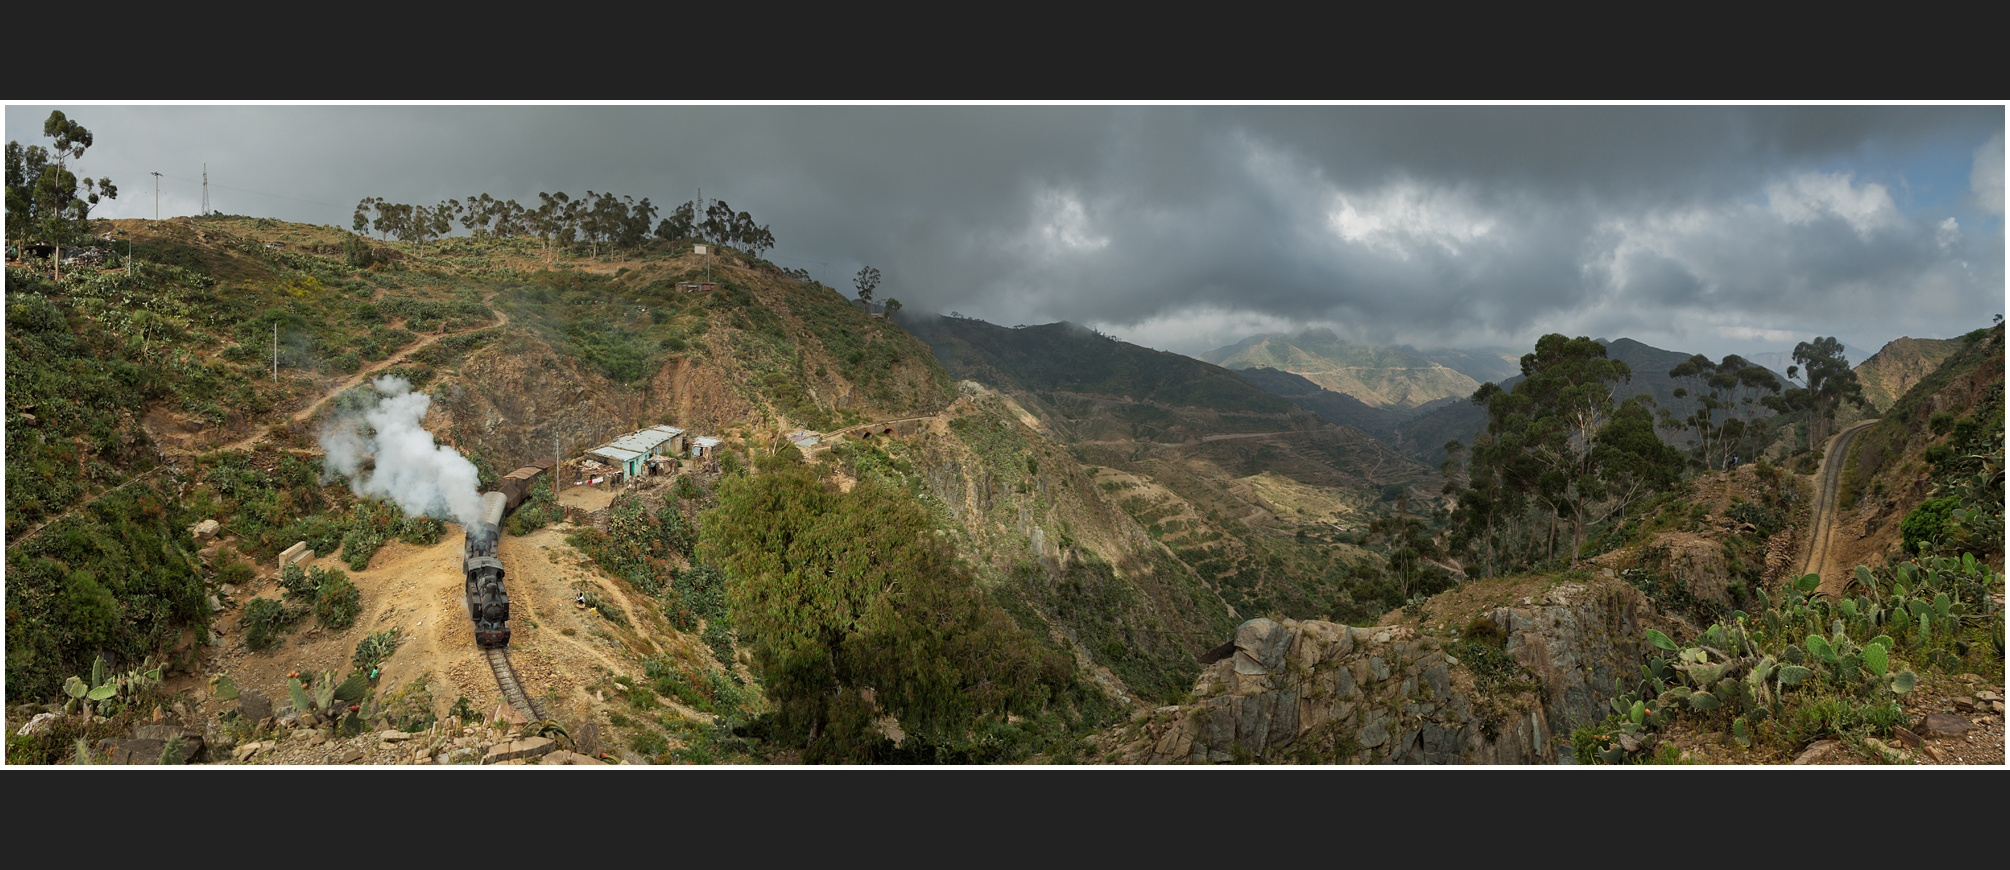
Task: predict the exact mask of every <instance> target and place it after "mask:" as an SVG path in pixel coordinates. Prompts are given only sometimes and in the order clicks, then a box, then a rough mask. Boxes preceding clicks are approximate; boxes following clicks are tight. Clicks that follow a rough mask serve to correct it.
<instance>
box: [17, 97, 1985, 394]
mask: <svg viewBox="0 0 2010 870" xmlns="http://www.w3.org/2000/svg"><path fill="white" fill-rule="evenodd" d="M50 108H61V109H63V110H64V111H65V112H66V113H67V114H68V115H69V116H70V117H71V118H72V119H74V120H76V121H78V122H79V123H82V124H83V125H85V126H86V127H88V128H90V129H91V130H92V131H93V133H94V134H95V139H96V144H95V145H94V146H93V148H92V149H91V150H90V151H89V152H87V153H86V155H85V156H84V157H83V158H82V159H81V160H80V161H77V164H76V168H77V170H78V171H79V173H80V174H84V175H89V176H91V177H100V176H109V177H111V178H112V179H113V180H114V181H115V182H117V183H118V184H119V186H120V197H119V199H118V200H116V201H115V202H112V203H108V204H106V205H104V206H101V207H100V208H99V209H98V212H97V213H98V215H99V216H120V217H152V216H153V210H154V190H153V182H154V180H155V179H154V178H153V177H152V176H151V175H150V174H149V173H151V172H155V171H158V172H161V173H162V176H163V177H162V178H161V179H160V213H161V215H162V216H163V217H166V216H172V215H179V214H190V213H193V212H194V211H196V209H197V207H198V205H199V203H200V197H201V175H202V172H203V165H204V163H205V162H206V163H207V166H208V173H209V180H210V194H209V198H210V203H211V205H212V207H213V208H216V209H217V210H220V211H223V212H226V213H234V214H251V215H261V216H270V217H275V218H281V219H285V220H292V221H303V222H308V223H317V224H330V225H334V226H338V227H347V226H348V224H349V216H350V213H351V212H352V211H353V209H354V206H355V203H356V201H357V200H358V199H360V198H362V197H365V196H376V197H384V198H387V199H389V200H391V201H394V202H413V203H428V204H430V203H434V202H438V201H439V200H441V199H445V198H449V197H452V198H463V197H466V196H469V195H473V194H479V193H489V194H491V195H493V196H496V197H499V198H514V199H516V200H517V201H518V202H522V203H531V204H534V203H535V201H536V199H537V194H538V193H539V192H540V191H547V192H555V191H560V190H563V191H565V192H567V193H570V194H573V195H575V196H578V195H581V194H583V193H584V192H585V191H587V190H589V189H590V190H594V191H611V192H614V193H616V194H624V195H629V196H633V197H635V198H636V199H638V200H639V199H641V198H643V197H648V198H650V200H651V201H652V203H653V204H655V205H656V206H657V207H659V208H660V209H663V210H664V211H666V212H667V211H668V210H669V209H670V208H672V207H674V206H675V205H676V204H678V203H681V202H684V201H686V200H690V199H693V198H695V197H697V196H698V195H699V192H700V189H701V188H702V191H703V194H704V196H705V197H706V198H708V199H723V200H725V201H727V202H728V203H729V204H731V205H732V206H733V208H735V209H736V210H743V211H747V212H749V213H750V214H752V215H753V217H754V218H755V219H756V220H757V221H759V222H761V223H764V224H767V225H768V226H769V227H770V228H771V230H772V232H773V233H774V235H775V238H776V239H777V245H776V247H775V248H774V250H773V251H772V252H771V253H770V255H769V258H770V259H772V260H774V261H775V262H777V263H779V264H781V265H783V266H787V267H793V268H803V269H807V270H808V271H809V272H810V274H811V275H812V276H813V277H817V278H822V279H824V280H825V281H826V283H828V284H831V285H833V286H835V287H838V288H839V289H841V290H844V291H846V292H849V290H850V276H851V275H852V274H853V273H855V272H856V271H857V270H858V269H859V267H860V266H862V265H871V266H874V267H876V268H878V269H879V270H880V271H881V273H882V274H883V281H882V283H881V285H880V288H879V291H878V295H879V296H880V297H881V298H886V297H894V298H898V299H900V300H901V301H902V302H903V303H904V305H905V306H906V307H907V309H908V310H910V311H927V310H934V311H941V312H949V311H958V312H960V313H962V314H964V315H968V316H976V317H982V318H984V319H987V320H991V321H993V322H998V323H1004V324H1008V325H1010V324H1016V323H1044V322H1050V321H1054V320H1069V321H1074V322H1077V323H1082V324H1086V325H1090V326H1093V327H1095V328H1097V329H1100V330H1102V331H1104V332H1106V333H1110V334H1113V335H1116V336H1117V337H1120V338H1124V339H1126V340H1130V341H1134V342H1137V343H1140V344H1145V345H1149V346H1153V347H1160V348H1165V349H1169V350H1176V351H1181V352H1188V353H1198V352H1201V351H1205V350H1209V349H1212V348H1214V347H1219V346H1222V345H1226V344H1230V343H1232V342H1234V341H1236V340H1238V339H1240V338H1243V337H1245V336H1247V335H1248V334H1250V333H1252V332H1255V331H1265V330H1273V329H1295V328H1300V327H1303V326H1309V325H1320V326H1328V327H1331V328H1334V329H1335V330H1336V331H1338V332H1339V333H1340V334H1341V335H1343V336H1345V337H1348V338H1350V339H1353V340H1356V341H1365V342H1372V343H1378V344H1394V343H1407V344H1411V345H1415V346H1420V347H1432V346H1478V345H1500V346H1506V347H1510V348H1525V347H1527V346H1528V345H1530V344H1532V342H1533V340H1534V338H1535V337H1536V336H1538V335H1540V334H1542V333H1546V332H1565V333H1569V334H1573V335H1576V334H1586V335H1593V336H1602V337H1610V338H1617V337H1621V336H1626V337H1632V338H1636V339H1639V340H1641V341H1645V342H1647V343H1649V344H1654V345H1657V346H1661V347H1669V348H1674V349H1679V350H1683V351H1691V352H1702V353H1708V354H1711V355H1713V356H1719V355H1722V354H1724V353H1732V352H1737V353H1743V354H1748V355H1749V354H1752V353H1759V352H1765V351H1772V350H1786V349H1791V348H1792V346H1793V345H1794V344H1795V343H1797V342H1799V341H1804V340H1807V339H1809V338H1812V337H1814V336H1816V335H1837V336H1840V337H1841V338H1843V340H1844V341H1845V342H1847V343H1849V344H1850V345H1852V346H1857V347H1868V348H1876V347H1879V346H1881V345H1882V344H1883V343H1884V342H1885V341H1888V340H1890V339H1893V338H1897V337H1898V336H1900V335H1912V336H1915V337H1946V336H1950V335H1956V334H1960V333H1962V332H1966V331H1968V330H1970V329H1974V328H1976V327H1977V326H1982V325H1987V324H1988V323H1989V322H1990V319H1991V316H1992V315H1994V314H1997V313H2000V312H2001V311H2002V308H2003V298H2004V297H2003V293H2004V282H2003V274H2004V273H2003V266H2004V249H2003V223H2002V217H2003V160H2004V157H2003V131H2004V112H2003V109H2002V107H2001V106H1996V105H1984V106H1806V107H1711V106H1693V107H1661V106H1632V107H1628V106H1616V107H1605V106H1473V107H1459V106H1107V107H1106V106H445V107H434V106H384V107H371V106H352V107H341V106H138V107H129V106H115V105H80V106H77V105H64V106H56V107H52V106H9V107H8V111H7V116H6V124H7V135H8V138H9V139H11V140H18V141H20V142H22V144H24V145H26V144H35V143H38V142H43V143H44V144H46V142H45V141H44V140H43V139H42V137H41V124H42V121H43V119H44V118H46V117H47V115H48V111H49V109H50Z"/></svg>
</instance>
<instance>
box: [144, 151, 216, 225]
mask: <svg viewBox="0 0 2010 870" xmlns="http://www.w3.org/2000/svg"><path fill="white" fill-rule="evenodd" d="M156 183H158V182H156ZM202 213H203V215H204V216H205V217H207V216H208V215H209V164H207V163H204V164H203V165H202Z"/></svg>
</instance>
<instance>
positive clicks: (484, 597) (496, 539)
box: [461, 463, 551, 649]
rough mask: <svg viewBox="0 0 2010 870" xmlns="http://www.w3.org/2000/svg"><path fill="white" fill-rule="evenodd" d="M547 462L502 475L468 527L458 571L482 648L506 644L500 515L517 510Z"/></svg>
mask: <svg viewBox="0 0 2010 870" xmlns="http://www.w3.org/2000/svg"><path fill="white" fill-rule="evenodd" d="M550 467H551V466H550V464H549V463H543V464H539V465H527V466H524V467H523V468H519V469H517V470H515V471H513V472H510V473H509V474H508V475H505V476H504V477H503V479H502V481H501V485H500V487H499V488H498V489H497V490H493V491H490V492H485V493H482V501H481V513H480V514H479V518H478V519H476V521H475V522H473V523H471V524H469V525H468V527H467V530H466V531H467V543H466V544H465V545H464V546H463V548H462V560H461V570H462V573H463V575H465V577H466V582H467V602H468V618H469V619H470V620H472V621H473V622H474V625H475V645H476V646H479V647H481V648H482V649H500V648H504V647H507V646H509V638H510V628H509V588H508V587H507V586H505V585H504V584H503V578H504V574H505V572H504V570H503V563H502V559H501V558H499V557H498V556H497V553H496V548H497V547H498V546H499V545H500V544H501V543H502V522H503V517H506V516H508V515H509V514H510V512H511V511H514V510H516V508H517V506H518V505H520V504H522V503H523V500H524V497H525V496H527V495H528V494H529V492H530V485H531V481H532V480H533V479H534V478H535V477H537V475H538V474H539V473H540V472H542V471H544V470H545V469H547V468H550Z"/></svg>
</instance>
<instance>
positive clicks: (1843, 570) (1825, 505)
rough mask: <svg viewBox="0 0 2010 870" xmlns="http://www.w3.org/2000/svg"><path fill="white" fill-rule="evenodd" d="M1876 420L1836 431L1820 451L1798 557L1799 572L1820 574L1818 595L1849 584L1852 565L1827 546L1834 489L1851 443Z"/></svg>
mask: <svg viewBox="0 0 2010 870" xmlns="http://www.w3.org/2000/svg"><path fill="white" fill-rule="evenodd" d="M1876 422H1877V421H1876V420H1865V421H1863V422H1861V423H1858V424H1856V425H1854V426H1851V427H1849V428H1848V429H1844V430H1842V431H1841V432H1837V433H1836V434H1835V436H1834V437H1832V438H1830V439H1829V443H1828V446H1827V448H1825V449H1824V450H1823V451H1822V467H1821V470H1819V471H1817V472H1815V489H1816V492H1815V503H1814V513H1813V516H1812V517H1810V519H1809V521H1808V553H1807V557H1806V558H1804V559H1802V560H1801V571H1800V573H1802V574H1820V575H1822V583H1821V586H1819V587H1817V590H1816V591H1817V594H1823V595H1829V596H1836V595H1841V594H1842V590H1843V587H1844V586H1846V585H1847V584H1848V583H1849V569H1850V567H1851V566H1848V565H1844V564H1841V561H1842V560H1839V559H1837V558H1835V555H1834V552H1835V548H1834V547H1831V546H1830V541H1829V538H1831V537H1833V536H1834V534H1835V521H1836V513H1837V506H1836V490H1837V489H1838V488H1839V486H1840V484H1841V483H1842V470H1843V466H1844V465H1845V464H1846V463H1847V460H1848V456H1849V445H1850V442H1851V441H1853V440H1855V439H1856V436H1857V434H1858V433H1860V432H1862V431H1863V430H1864V429H1865V428H1867V427H1869V426H1870V425H1871V424H1872V423H1876Z"/></svg>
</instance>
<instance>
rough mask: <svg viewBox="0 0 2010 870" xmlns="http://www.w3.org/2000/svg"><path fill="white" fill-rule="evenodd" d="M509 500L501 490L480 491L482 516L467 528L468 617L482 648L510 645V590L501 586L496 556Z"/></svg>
mask: <svg viewBox="0 0 2010 870" xmlns="http://www.w3.org/2000/svg"><path fill="white" fill-rule="evenodd" d="M508 502H509V499H508V498H507V497H506V496H504V495H503V494H502V493H499V492H485V493H482V512H481V518H480V519H478V520H476V521H475V522H474V523H473V524H471V525H469V526H468V529H467V533H468V541H467V545H466V547H465V551H464V561H463V566H462V567H463V569H464V570H465V571H466V573H467V583H468V589H467V591H468V616H469V617H471V618H472V619H474V622H475V644H476V645H477V646H480V647H482V648H483V649H488V648H490V647H502V646H508V645H509V591H508V590H507V589H505V588H503V564H502V560H501V559H498V558H496V544H498V543H499V542H501V540H502V519H503V513H504V512H505V508H506V507H507V506H508Z"/></svg>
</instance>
